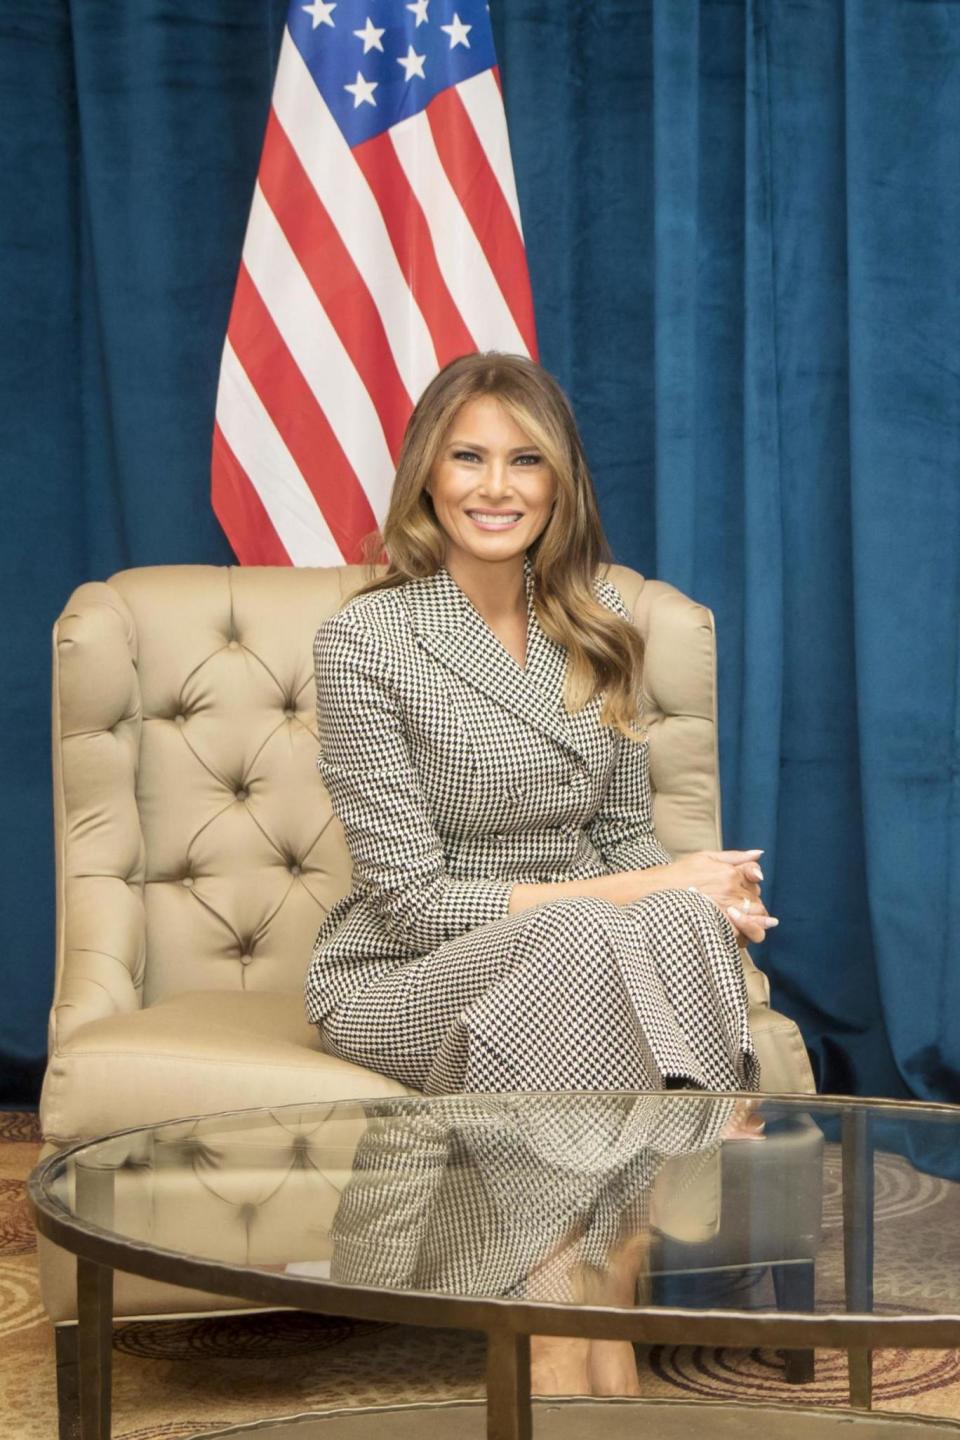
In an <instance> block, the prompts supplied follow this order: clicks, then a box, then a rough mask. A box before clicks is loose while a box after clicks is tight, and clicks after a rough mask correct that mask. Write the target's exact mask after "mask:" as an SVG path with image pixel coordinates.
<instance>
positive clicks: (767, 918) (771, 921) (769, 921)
mask: <svg viewBox="0 0 960 1440" xmlns="http://www.w3.org/2000/svg"><path fill="white" fill-rule="evenodd" d="M760 924H761V925H763V926H764V928H765V929H767V930H772V929H773V927H774V925H779V924H780V921H779V920H778V919H777V917H776V916H775V915H764V917H763V919H762V920H761V921H760Z"/></svg>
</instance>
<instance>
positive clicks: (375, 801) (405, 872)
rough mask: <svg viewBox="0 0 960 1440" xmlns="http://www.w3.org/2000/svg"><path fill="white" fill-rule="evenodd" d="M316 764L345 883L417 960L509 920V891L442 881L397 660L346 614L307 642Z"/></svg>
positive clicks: (495, 885) (485, 883)
mask: <svg viewBox="0 0 960 1440" xmlns="http://www.w3.org/2000/svg"><path fill="white" fill-rule="evenodd" d="M314 659H315V666H316V680H317V724H318V733H319V736H320V750H321V754H320V757H319V759H318V761H317V766H318V768H319V771H320V774H321V776H322V778H323V781H324V784H325V785H326V787H327V790H328V791H329V794H330V800H331V803H332V805H333V809H334V812H335V813H336V816H337V818H338V819H339V821H340V823H341V825H342V826H343V829H344V833H345V835H346V839H347V845H348V847H349V849H350V854H351V856H352V857H353V883H354V887H355V888H356V889H358V890H360V891H361V892H362V893H364V895H365V896H366V898H367V899H368V900H369V901H370V902H372V904H373V906H374V908H375V910H376V911H377V913H378V914H379V916H380V917H381V918H382V921H383V924H384V927H385V929H386V931H387V933H388V934H389V935H390V936H391V937H392V938H394V939H396V940H397V941H399V942H400V943H402V944H404V945H407V946H410V947H411V948H414V949H415V950H417V951H418V952H419V953H421V954H425V953H426V952H427V951H429V950H432V949H433V948H434V947H435V946H437V945H440V944H442V943H443V941H444V940H450V939H452V938H453V937H454V936H456V935H460V934H462V933H463V932H464V931H466V930H473V929H475V928H476V927H477V926H478V925H484V924H486V922H487V921H489V920H496V919H499V918H500V917H501V916H503V915H506V914H507V913H508V909H507V907H508V905H509V901H510V892H511V890H512V889H513V885H512V883H510V882H507V881H500V880H485V879H478V880H467V879H459V878H454V877H452V876H450V875H448V874H447V872H446V866H445V860H444V853H443V846H442V845H441V842H440V838H439V836H438V834H437V831H436V828H435V826H434V822H433V817H432V815H431V814H430V810H429V807H428V806H427V804H426V802H425V800H424V798H423V793H422V790H421V787H420V783H419V780H418V777H417V773H416V770H415V768H414V766H413V763H412V761H411V758H410V752H409V748H408V746H407V742H406V738H405V734H404V725H403V707H402V703H401V699H400V696H401V693H402V692H401V686H400V678H399V677H398V676H396V675H395V674H394V673H393V668H394V665H395V659H394V657H393V656H392V655H391V654H390V652H389V650H388V649H387V647H386V646H384V645H382V644H381V643H380V642H379V641H378V639H377V638H376V637H375V636H373V635H371V634H370V633H369V632H368V631H366V629H364V628H363V627H362V626H360V625H357V624H356V622H355V621H353V620H351V618H350V617H349V615H347V614H345V613H344V612H342V611H341V612H340V613H339V614H337V615H335V616H333V617H332V618H331V619H330V620H328V621H327V622H326V623H325V624H324V625H322V626H321V627H320V630H319V631H318V632H317V638H316V642H315V645H314Z"/></svg>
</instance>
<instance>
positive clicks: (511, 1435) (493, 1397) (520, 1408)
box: [487, 1330, 533, 1440]
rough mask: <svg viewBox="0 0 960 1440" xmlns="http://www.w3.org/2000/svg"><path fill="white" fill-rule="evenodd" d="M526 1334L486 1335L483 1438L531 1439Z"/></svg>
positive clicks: (492, 1439)
mask: <svg viewBox="0 0 960 1440" xmlns="http://www.w3.org/2000/svg"><path fill="white" fill-rule="evenodd" d="M532 1436H533V1419H532V1416H531V1413H530V1336H529V1335H514V1334H511V1333H510V1332H509V1331H499V1330H493V1331H490V1332H489V1333H488V1335H487V1440H532Z"/></svg>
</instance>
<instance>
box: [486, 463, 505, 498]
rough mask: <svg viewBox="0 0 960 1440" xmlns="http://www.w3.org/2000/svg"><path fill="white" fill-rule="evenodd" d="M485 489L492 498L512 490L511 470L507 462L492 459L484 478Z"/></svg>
mask: <svg viewBox="0 0 960 1440" xmlns="http://www.w3.org/2000/svg"><path fill="white" fill-rule="evenodd" d="M483 488H484V489H485V490H486V491H487V493H488V494H489V495H491V496H494V495H504V494H506V492H507V491H508V490H509V489H510V469H509V466H508V465H507V462H506V461H505V460H498V459H496V458H495V457H493V456H492V457H491V458H490V460H489V462H488V463H487V468H486V473H485V474H484V477H483Z"/></svg>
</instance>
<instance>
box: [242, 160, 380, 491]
mask: <svg viewBox="0 0 960 1440" xmlns="http://www.w3.org/2000/svg"><path fill="white" fill-rule="evenodd" d="M243 259H244V263H245V264H246V267H247V269H248V270H249V272H250V278H251V279H252V281H253V283H254V285H256V287H257V289H258V291H259V292H260V297H261V299H262V300H263V303H264V304H265V305H266V307H267V309H268V310H269V311H270V314H271V317H272V318H273V323H274V324H275V325H276V327H277V329H278V330H279V331H280V334H281V335H282V336H283V340H284V344H285V345H286V347H287V349H288V350H289V351H290V354H291V355H292V356H293V358H294V360H295V361H296V364H297V367H298V368H299V370H300V373H301V374H302V375H303V378H304V379H305V380H306V382H307V384H308V385H309V386H310V389H311V390H312V391H313V394H314V396H315V398H316V400H317V403H318V405H319V406H320V408H321V409H322V411H323V413H324V415H325V416H326V417H327V421H328V422H329V425H330V428H331V430H332V431H333V433H334V435H335V436H336V437H337V440H338V442H339V444H340V448H341V449H342V450H343V453H344V455H345V456H346V457H347V461H348V463H349V464H350V466H351V467H352V469H353V472H354V474H355V475H356V476H357V479H358V480H359V482H360V484H361V485H362V486H363V489H364V491H365V492H366V496H367V499H368V500H369V501H370V508H371V510H372V511H373V513H374V515H375V516H376V517H377V519H378V520H382V519H383V517H384V515H385V514H386V510H387V505H388V503H389V500H390V488H391V486H392V484H393V476H394V464H393V460H392V459H391V457H390V447H389V446H388V444H387V440H386V436H385V435H384V433H383V426H382V425H381V423H380V416H379V415H378V414H377V411H376V407H375V405H374V403H373V401H372V400H371V398H370V392H369V391H368V390H367V387H366V385H364V383H363V381H362V379H361V378H360V376H359V374H358V373H357V369H356V366H355V365H354V363H353V360H352V359H351V358H350V352H349V351H348V350H347V348H346V346H345V345H344V343H343V341H342V340H341V339H340V336H339V335H338V334H337V332H336V330H335V329H334V327H333V325H332V323H331V321H330V318H329V316H328V315H327V312H326V311H325V310H324V308H323V306H322V305H321V304H320V301H319V300H318V299H317V295H316V291H315V290H314V288H313V286H312V285H311V284H310V281H309V280H308V279H307V277H306V275H305V274H304V272H303V270H302V269H301V267H300V262H299V260H298V259H297V257H296V254H295V253H294V251H293V250H292V248H291V246H290V242H289V240H288V239H287V237H286V235H284V233H283V230H282V229H281V227H280V223H279V221H278V220H277V217H276V216H275V215H274V213H273V211H272V210H271V209H270V206H269V205H268V204H267V200H266V197H265V196H264V193H263V191H262V190H261V189H260V186H259V184H258V185H257V187H256V190H255V191H254V195H253V204H252V205H251V207H250V221H249V224H248V227H247V238H246V241H245V243H244V247H243Z"/></svg>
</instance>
